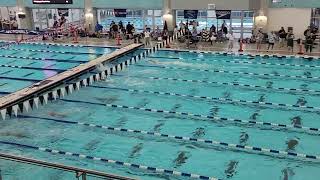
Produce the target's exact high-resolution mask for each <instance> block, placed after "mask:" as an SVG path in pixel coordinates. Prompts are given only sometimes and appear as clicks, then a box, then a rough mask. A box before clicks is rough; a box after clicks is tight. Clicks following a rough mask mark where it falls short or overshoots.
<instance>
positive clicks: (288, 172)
mask: <svg viewBox="0 0 320 180" xmlns="http://www.w3.org/2000/svg"><path fill="white" fill-rule="evenodd" d="M281 172H282V175H283V179H282V180H289V178H290V177H291V176H293V175H295V174H294V172H293V171H292V169H290V168H286V169H283V170H282V171H281Z"/></svg>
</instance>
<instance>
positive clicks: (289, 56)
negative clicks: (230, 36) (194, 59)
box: [165, 49, 320, 60]
mask: <svg viewBox="0 0 320 180" xmlns="http://www.w3.org/2000/svg"><path fill="white" fill-rule="evenodd" d="M165 51H181V52H191V53H196V54H220V55H231V56H250V57H274V58H278V59H283V58H295V59H307V60H314V59H320V56H308V55H282V54H261V53H259V54H255V53H249V52H246V53H238V52H221V51H201V50H198V51H193V50H177V49H166V50H165Z"/></svg>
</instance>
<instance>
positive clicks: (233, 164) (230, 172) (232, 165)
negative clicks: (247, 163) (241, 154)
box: [224, 161, 239, 178]
mask: <svg viewBox="0 0 320 180" xmlns="http://www.w3.org/2000/svg"><path fill="white" fill-rule="evenodd" d="M238 164H239V162H238V161H230V162H229V164H228V166H227V169H226V170H225V171H224V173H225V174H226V176H227V178H231V177H232V176H234V174H235V173H236V169H237V166H238Z"/></svg>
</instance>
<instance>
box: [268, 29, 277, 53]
mask: <svg viewBox="0 0 320 180" xmlns="http://www.w3.org/2000/svg"><path fill="white" fill-rule="evenodd" d="M275 38H276V37H275V34H274V32H273V31H271V32H270V33H269V34H268V50H270V47H271V50H273V47H274V43H275Z"/></svg>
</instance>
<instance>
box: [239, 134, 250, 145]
mask: <svg viewBox="0 0 320 180" xmlns="http://www.w3.org/2000/svg"><path fill="white" fill-rule="evenodd" d="M248 139H249V135H248V134H247V133H246V132H241V134H240V138H239V142H240V144H241V145H246V143H247V141H248Z"/></svg>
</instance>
